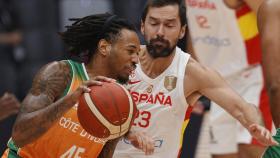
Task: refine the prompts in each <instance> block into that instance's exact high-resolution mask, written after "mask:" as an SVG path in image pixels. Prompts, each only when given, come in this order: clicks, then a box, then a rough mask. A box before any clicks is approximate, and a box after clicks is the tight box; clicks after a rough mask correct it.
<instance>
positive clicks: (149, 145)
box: [124, 129, 155, 155]
mask: <svg viewBox="0 0 280 158" xmlns="http://www.w3.org/2000/svg"><path fill="white" fill-rule="evenodd" d="M124 139H127V140H128V141H130V143H131V144H132V145H133V146H134V147H135V148H138V149H140V150H142V151H143V152H145V154H146V155H151V154H153V153H154V149H155V147H154V146H155V144H154V140H153V139H152V138H151V137H150V136H148V135H147V134H146V133H145V132H142V131H133V130H132V129H130V130H129V132H128V133H127V134H126V135H125V138H124Z"/></svg>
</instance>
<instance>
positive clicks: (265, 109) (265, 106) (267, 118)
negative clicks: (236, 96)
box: [251, 87, 272, 146]
mask: <svg viewBox="0 0 280 158" xmlns="http://www.w3.org/2000/svg"><path fill="white" fill-rule="evenodd" d="M259 109H260V111H261V114H262V118H263V121H264V125H265V127H266V128H267V129H268V130H270V131H271V130H272V116H271V111H270V106H269V98H268V95H267V91H266V88H265V87H263V89H262V91H261V96H260V105H259ZM251 144H254V145H260V146H262V145H261V144H260V143H259V142H258V141H257V140H256V139H255V138H253V139H252V142H251Z"/></svg>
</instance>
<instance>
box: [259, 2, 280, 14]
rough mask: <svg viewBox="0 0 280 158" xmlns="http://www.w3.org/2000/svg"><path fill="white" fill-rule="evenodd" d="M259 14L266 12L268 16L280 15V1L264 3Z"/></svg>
mask: <svg viewBox="0 0 280 158" xmlns="http://www.w3.org/2000/svg"><path fill="white" fill-rule="evenodd" d="M259 12H265V13H267V14H275V13H278V14H277V15H279V13H280V1H279V0H267V1H264V2H263V3H262V4H261V6H260V8H259Z"/></svg>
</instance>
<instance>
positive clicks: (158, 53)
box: [146, 37, 176, 58]
mask: <svg viewBox="0 0 280 158" xmlns="http://www.w3.org/2000/svg"><path fill="white" fill-rule="evenodd" d="M156 42H161V43H163V45H157V44H155V43H156ZM146 43H147V44H146V46H147V50H148V53H149V54H150V55H151V56H152V57H153V58H159V57H167V56H169V55H170V54H171V53H172V52H173V50H174V49H175V47H176V45H175V46H170V43H169V42H168V41H167V40H164V39H163V38H161V37H157V38H155V39H151V40H150V41H149V42H146Z"/></svg>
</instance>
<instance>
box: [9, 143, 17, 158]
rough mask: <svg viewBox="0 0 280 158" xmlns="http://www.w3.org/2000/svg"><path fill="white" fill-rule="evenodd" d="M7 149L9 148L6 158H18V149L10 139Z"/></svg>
mask: <svg viewBox="0 0 280 158" xmlns="http://www.w3.org/2000/svg"><path fill="white" fill-rule="evenodd" d="M8 147H9V154H8V158H20V157H19V156H18V155H17V152H18V151H19V148H18V147H17V146H16V145H15V144H14V141H13V140H12V139H10V140H9V141H8Z"/></svg>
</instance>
